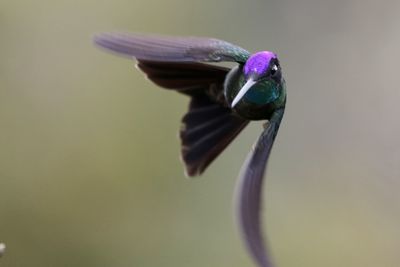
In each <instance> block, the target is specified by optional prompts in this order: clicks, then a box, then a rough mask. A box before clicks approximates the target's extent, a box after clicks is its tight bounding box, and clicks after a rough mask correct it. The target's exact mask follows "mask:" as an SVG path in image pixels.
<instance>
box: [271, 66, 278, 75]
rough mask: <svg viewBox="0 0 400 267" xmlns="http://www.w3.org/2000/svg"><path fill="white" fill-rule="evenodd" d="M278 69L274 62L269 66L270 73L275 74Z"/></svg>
mask: <svg viewBox="0 0 400 267" xmlns="http://www.w3.org/2000/svg"><path fill="white" fill-rule="evenodd" d="M277 71H278V66H277V65H276V64H274V65H273V66H272V67H271V75H275V73H276V72H277Z"/></svg>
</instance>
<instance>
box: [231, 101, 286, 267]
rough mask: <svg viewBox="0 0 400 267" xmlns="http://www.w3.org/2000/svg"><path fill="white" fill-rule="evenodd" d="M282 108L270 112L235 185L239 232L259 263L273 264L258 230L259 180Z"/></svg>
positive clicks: (262, 265)
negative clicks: (269, 117)
mask: <svg viewBox="0 0 400 267" xmlns="http://www.w3.org/2000/svg"><path fill="white" fill-rule="evenodd" d="M283 112H284V110H283V109H280V110H277V111H275V112H274V113H273V115H272V117H271V119H270V121H269V122H268V123H267V125H266V127H265V129H264V131H263V133H262V134H261V136H260V137H259V139H258V141H257V143H256V144H255V146H254V148H253V150H252V151H251V152H250V154H249V155H248V157H247V159H246V161H245V163H244V164H243V166H242V170H241V174H240V178H239V184H238V187H237V193H238V195H237V201H238V219H239V223H240V224H239V225H240V228H241V231H242V235H243V238H244V241H245V243H246V245H247V248H248V250H249V251H250V253H251V255H252V256H253V258H254V260H255V261H256V262H257V263H258V264H259V266H261V267H270V266H272V264H271V262H270V259H269V257H268V253H267V250H266V246H265V243H264V239H263V236H262V231H261V218H260V211H261V200H262V198H261V192H262V182H263V177H264V173H265V169H266V166H267V163H268V158H269V155H270V152H271V148H272V145H273V143H274V139H275V136H276V134H277V132H278V129H279V125H280V123H281V120H282V117H283Z"/></svg>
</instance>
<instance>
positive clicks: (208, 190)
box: [0, 0, 400, 267]
mask: <svg viewBox="0 0 400 267" xmlns="http://www.w3.org/2000/svg"><path fill="white" fill-rule="evenodd" d="M399 12H400V2H399V1H389V0H385V1H371V0H367V1H364V0H353V1H344V0H339V1H318V0H304V1H294V0H291V1H290V0H280V1H261V0H248V1H242V0H240V1H239V0H233V1H229V0H222V1H212V0H203V1H184V0H172V1H155V0H133V1H132V0H131V1H128V0H116V1H94V0H91V1H67V0H59V1H50V0H45V1H32V0H25V1H6V0H3V1H1V2H0V34H1V38H0V129H1V130H0V148H1V149H0V242H5V243H6V244H7V251H6V255H5V257H3V258H1V259H0V265H1V266H7V267H21V266H29V267H35V266H38V267H44V266H46V267H47V266H57V267H58V266H60V267H62V266H76V267H79V266H82V267H88V266H96V267H97V266H107V267H125V266H140V267H157V266H160V267H161V266H163V267H168V266H173V267H176V266H190V267H197V266H198V267H200V266H201V267H203V266H207V267H214V266H215V267H221V266H229V267H239V266H240V267H241V266H253V265H252V262H251V260H250V259H249V257H248V255H247V253H246V251H245V250H244V249H243V246H242V243H241V241H240V238H239V235H238V231H237V227H236V225H235V223H234V221H233V207H232V201H231V200H232V192H233V189H234V186H235V180H236V178H237V174H238V171H239V169H240V166H241V164H242V162H243V160H244V158H245V156H246V155H247V153H248V151H249V148H250V146H251V145H252V143H253V141H254V140H255V139H256V138H257V136H258V135H259V133H260V131H261V126H260V123H253V125H251V126H250V127H248V129H246V130H245V131H244V132H243V134H242V135H240V136H239V137H238V138H237V140H236V141H235V142H234V143H233V144H232V145H231V146H230V147H229V148H228V149H227V151H226V153H223V155H222V156H221V157H219V158H218V160H217V161H216V162H215V163H213V164H212V166H211V167H210V168H209V169H208V170H207V172H206V173H205V174H204V175H203V177H201V178H196V179H193V180H189V179H185V177H184V175H183V167H182V164H181V163H180V161H179V158H178V155H179V150H180V148H179V140H178V139H177V137H176V136H177V130H178V128H179V126H180V118H181V116H182V115H183V114H184V112H185V110H186V107H187V99H186V98H185V97H183V96H181V95H178V94H176V93H171V92H167V91H164V90H161V89H159V88H157V87H156V86H154V85H152V84H151V83H150V82H148V81H147V80H145V79H144V78H143V75H142V74H141V73H139V72H138V71H136V70H135V69H134V67H133V66H134V64H133V62H132V61H130V60H126V59H122V58H118V57H115V56H112V55H110V54H107V53H104V52H103V51H100V50H99V49H96V48H95V47H94V46H93V45H92V42H91V37H92V35H93V34H94V33H97V32H102V31H115V30H124V31H133V32H153V33H163V34H173V35H199V36H212V37H216V38H220V39H225V40H228V41H230V42H233V43H236V44H239V45H241V46H243V47H245V48H247V49H249V50H251V51H257V50H265V49H268V50H273V51H275V52H277V53H278V54H279V56H280V60H281V63H282V66H283V68H284V73H285V77H286V80H287V85H288V103H287V111H286V116H285V118H284V121H283V124H282V127H281V130H280V133H279V135H278V138H277V142H276V145H275V147H274V151H273V154H272V158H271V162H270V168H269V172H268V179H267V181H266V184H265V188H264V190H265V199H264V204H265V206H264V207H265V212H264V224H265V228H266V230H267V233H268V239H269V244H270V247H271V251H272V254H273V256H274V260H275V262H276V263H277V266H279V267H289V266H293V267H314V266H315V267H321V266H323V267H331V266H332V267H333V266H335V267H336V266H351V267H355V266H359V267H361V266H362V267H376V266H379V267H396V266H400V256H399V248H400V227H399V223H400V206H399V200H400V195H399V194H398V189H399V188H400V180H399V178H400V165H399V163H400V141H399V136H400V123H399V114H400V105H399V99H400V89H399V84H400V75H399V73H398V72H399V61H400V53H399V47H400V32H399V29H400V17H399Z"/></svg>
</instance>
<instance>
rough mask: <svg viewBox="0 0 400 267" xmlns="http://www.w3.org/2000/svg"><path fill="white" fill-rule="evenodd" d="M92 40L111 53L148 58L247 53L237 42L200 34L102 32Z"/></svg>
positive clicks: (238, 57) (209, 58)
mask: <svg viewBox="0 0 400 267" xmlns="http://www.w3.org/2000/svg"><path fill="white" fill-rule="evenodd" d="M94 42H95V43H96V44H97V45H99V46H101V47H103V48H106V49H108V50H111V51H113V52H115V53H118V54H121V55H125V56H129V57H135V58H136V59H139V60H148V61H166V62H220V61H233V62H239V63H244V62H245V61H246V60H247V59H248V57H249V56H250V53H249V52H248V51H246V50H245V49H243V48H241V47H239V46H236V45H233V44H231V43H228V42H225V41H222V40H218V39H212V38H204V37H172V36H162V35H144V34H123V33H102V34H99V35H96V36H95V37H94Z"/></svg>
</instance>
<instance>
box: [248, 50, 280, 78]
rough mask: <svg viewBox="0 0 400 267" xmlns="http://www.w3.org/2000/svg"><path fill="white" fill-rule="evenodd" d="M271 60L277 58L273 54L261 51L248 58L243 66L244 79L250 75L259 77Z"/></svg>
mask: <svg viewBox="0 0 400 267" xmlns="http://www.w3.org/2000/svg"><path fill="white" fill-rule="evenodd" d="M273 58H277V56H276V54H275V53H272V52H270V51H261V52H257V53H254V54H253V55H251V56H250V58H249V59H248V60H247V61H246V64H245V65H244V75H245V76H246V77H248V76H249V75H251V74H256V75H257V76H261V75H262V74H264V73H265V72H266V71H267V69H268V66H269V63H270V61H271V59H273Z"/></svg>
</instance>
